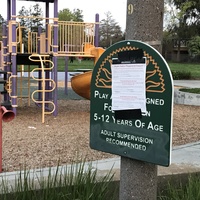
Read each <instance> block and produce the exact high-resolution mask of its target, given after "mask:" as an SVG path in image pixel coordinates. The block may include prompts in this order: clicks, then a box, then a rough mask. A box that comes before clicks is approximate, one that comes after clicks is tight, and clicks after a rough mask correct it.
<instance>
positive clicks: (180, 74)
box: [172, 71, 191, 80]
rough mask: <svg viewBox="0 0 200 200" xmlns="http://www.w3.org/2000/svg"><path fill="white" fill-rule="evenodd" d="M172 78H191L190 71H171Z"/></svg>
mask: <svg viewBox="0 0 200 200" xmlns="http://www.w3.org/2000/svg"><path fill="white" fill-rule="evenodd" d="M172 77H173V79H174V80H189V79H191V72H189V71H172Z"/></svg>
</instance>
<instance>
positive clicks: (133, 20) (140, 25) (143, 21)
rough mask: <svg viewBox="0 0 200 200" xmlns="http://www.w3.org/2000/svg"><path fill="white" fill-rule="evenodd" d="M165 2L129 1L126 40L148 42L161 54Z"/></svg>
mask: <svg viewBox="0 0 200 200" xmlns="http://www.w3.org/2000/svg"><path fill="white" fill-rule="evenodd" d="M163 13H164V0H153V1H152V0H127V16H126V39H127V40H128V39H130V40H141V41H142V42H147V43H149V44H150V45H151V46H153V47H154V48H156V49H157V50H158V51H160V52H161V41H162V36H163Z"/></svg>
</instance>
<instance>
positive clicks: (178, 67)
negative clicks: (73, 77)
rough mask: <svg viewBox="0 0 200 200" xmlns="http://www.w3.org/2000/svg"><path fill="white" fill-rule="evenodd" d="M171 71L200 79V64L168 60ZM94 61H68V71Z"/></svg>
mask: <svg viewBox="0 0 200 200" xmlns="http://www.w3.org/2000/svg"><path fill="white" fill-rule="evenodd" d="M168 64H169V67H170V69H171V71H180V72H190V73H191V76H192V78H194V79H200V64H194V63H172V62H168ZM33 68H35V66H31V70H32V69H33ZM93 68H94V61H93V59H92V58H91V59H88V60H82V61H81V62H79V61H78V60H74V61H73V63H70V62H68V71H69V72H72V71H76V70H77V69H93ZM27 69H28V67H26V66H25V71H27ZM58 71H60V72H62V71H65V58H64V57H59V58H58Z"/></svg>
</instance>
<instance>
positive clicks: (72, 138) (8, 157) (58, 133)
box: [3, 99, 200, 171]
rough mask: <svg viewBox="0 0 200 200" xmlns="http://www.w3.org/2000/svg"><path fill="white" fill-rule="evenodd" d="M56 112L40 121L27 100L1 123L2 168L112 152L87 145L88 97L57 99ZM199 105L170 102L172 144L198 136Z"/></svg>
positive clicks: (52, 163)
mask: <svg viewBox="0 0 200 200" xmlns="http://www.w3.org/2000/svg"><path fill="white" fill-rule="evenodd" d="M58 113H59V114H58V116H57V117H54V116H53V115H46V117H45V124H42V123H41V108H39V107H37V106H35V104H34V103H31V106H30V107H28V106H27V100H26V99H25V100H23V102H22V105H21V106H20V107H19V108H18V109H17V117H16V118H15V119H14V120H13V121H11V122H9V123H5V122H4V123H3V170H4V171H15V170H19V169H20V168H21V167H23V166H24V165H26V167H27V168H31V169H33V168H41V167H49V166H56V165H57V164H58V162H59V163H60V165H63V164H66V163H70V162H71V161H72V160H74V159H75V158H76V159H79V158H81V157H82V158H85V157H86V158H87V160H99V159H105V158H111V157H114V156H115V155H111V154H107V153H103V152H100V151H95V150H92V149H90V147H89V126H90V122H89V121H90V119H89V118H90V101H87V100H59V101H58ZM199 113H200V107H198V106H185V105H175V106H174V119H173V146H175V145H182V144H186V143H190V142H195V141H199V140H200V134H199V132H200V124H199V119H200V117H199Z"/></svg>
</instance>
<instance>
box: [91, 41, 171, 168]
mask: <svg viewBox="0 0 200 200" xmlns="http://www.w3.org/2000/svg"><path fill="white" fill-rule="evenodd" d="M138 50H140V51H142V53H143V56H144V57H145V58H146V60H145V63H146V80H145V84H146V91H145V92H146V112H145V113H142V115H141V116H137V115H134V112H133V113H129V115H128V116H126V114H125V115H124V114H122V116H121V117H120V114H118V116H117V115H116V113H117V112H116V111H113V109H112V69H111V68H112V66H113V60H117V59H118V58H119V54H121V53H122V54H123V53H124V54H126V52H134V51H138ZM124 56H125V57H126V55H124ZM126 59H127V58H125V60H126ZM129 59H133V58H131V57H129ZM132 61H133V60H132ZM132 61H131V62H132ZM124 73H126V72H124ZM172 109H173V81H172V76H171V73H170V70H169V67H168V65H167V63H166V61H165V60H164V59H163V57H162V56H161V55H160V53H159V52H158V51H156V50H155V49H154V48H153V47H151V46H149V45H147V44H145V43H143V42H139V41H122V42H119V43H116V44H114V45H113V46H111V47H110V48H108V49H107V50H106V51H105V52H104V53H103V54H102V55H101V57H100V58H99V60H98V61H97V63H96V65H95V68H94V70H93V74H92V81H91V108H90V110H91V111H90V146H91V148H92V149H96V150H100V151H103V152H108V153H112V154H116V155H120V156H124V157H128V158H132V159H137V160H141V161H145V162H150V163H154V164H157V165H162V166H168V165H169V164H170V159H171V143H172V142H171V139H172V138H171V137H172V136H171V132H172ZM116 116H117V117H116Z"/></svg>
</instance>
